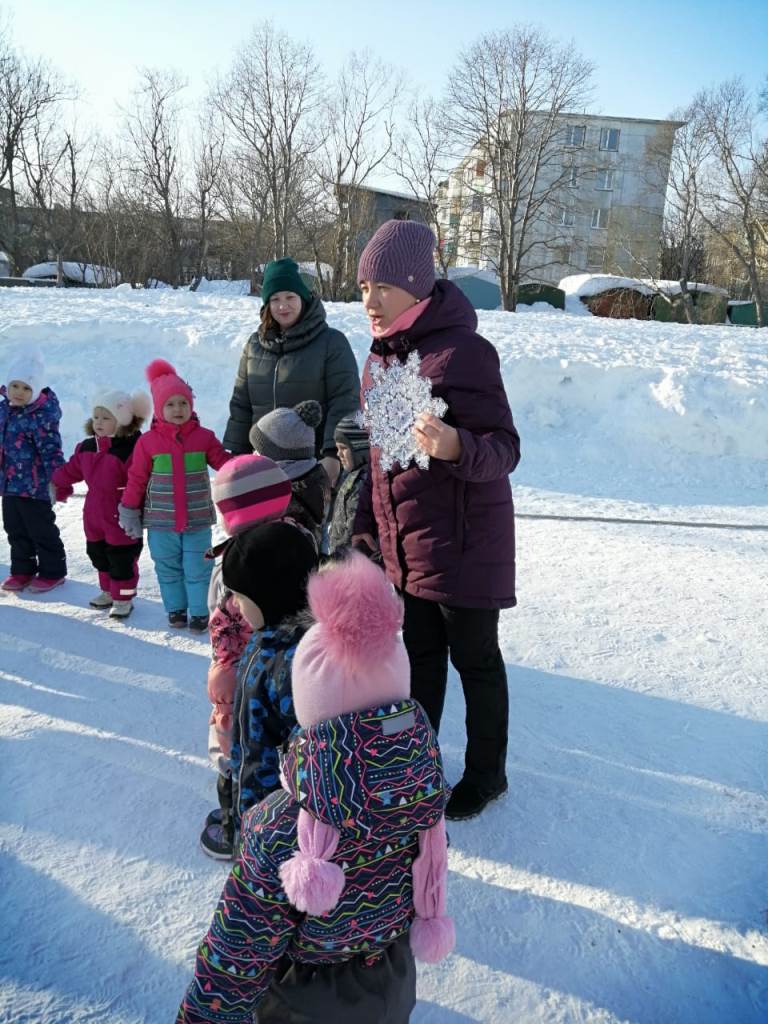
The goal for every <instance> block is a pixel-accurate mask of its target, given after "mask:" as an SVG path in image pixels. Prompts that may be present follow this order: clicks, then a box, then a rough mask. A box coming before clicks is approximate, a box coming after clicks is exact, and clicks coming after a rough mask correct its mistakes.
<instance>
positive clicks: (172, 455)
mask: <svg viewBox="0 0 768 1024" xmlns="http://www.w3.org/2000/svg"><path fill="white" fill-rule="evenodd" d="M146 375H147V380H148V381H149V386H150V390H151V391H152V400H153V403H154V413H155V414H154V417H153V419H152V426H151V427H150V429H149V430H148V431H147V432H146V433H145V434H142V435H141V437H140V438H139V440H138V441H137V442H136V447H135V448H134V449H133V459H132V461H131V466H130V469H129V471H128V483H127V484H126V487H125V492H124V494H123V501H122V504H121V505H120V509H119V514H120V526H121V527H122V528H123V529H124V530H125V532H126V533H127V534H128V535H129V536H132V537H136V538H137V539H138V538H140V537H141V535H142V528H146V530H147V541H148V544H149V553H150V554H151V556H152V560H153V561H154V563H155V571H156V572H157V580H158V583H159V584H160V596H161V597H162V599H163V605H164V607H165V610H166V612H167V614H168V622H169V624H170V625H171V626H174V627H184V626H186V625H187V624H189V628H190V629H191V630H192V631H193V632H197V633H202V632H204V631H205V630H206V629H207V628H208V583H209V581H210V578H211V570H212V568H213V562H211V561H209V560H208V559H206V558H205V557H204V556H205V552H206V551H207V550H208V548H209V547H210V546H211V525H212V524H213V523H214V522H215V520H216V513H215V510H214V505H213V500H212V498H211V485H210V479H209V476H208V467H209V466H211V467H212V468H213V469H220V468H221V466H223V465H224V463H225V462H227V460H228V459H230V458H231V455H230V454H229V452H227V451H225V450H224V447H223V446H222V444H221V442H220V441H219V440H218V438H217V437H216V435H215V434H214V433H213V431H211V430H207V429H206V428H205V427H202V426H201V425H200V421H199V419H198V418H197V414H196V413H195V411H194V404H193V395H192V389H191V387H190V386H189V384H187V382H186V381H184V380H182V379H181V377H179V376H178V374H177V373H176V371H175V369H174V368H173V367H172V366H171V365H170V363H166V362H165V360H163V359H155V360H154V361H153V362H151V363H150V364H149V366H148V367H147V369H146ZM188 614H189V618H187V616H188Z"/></svg>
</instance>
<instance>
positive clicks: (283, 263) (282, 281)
mask: <svg viewBox="0 0 768 1024" xmlns="http://www.w3.org/2000/svg"><path fill="white" fill-rule="evenodd" d="M275 292H295V293H296V294H297V295H300V296H301V297H302V299H304V300H305V301H306V302H309V300H310V299H311V298H312V292H311V291H310V290H309V288H307V286H306V285H305V284H304V279H303V278H302V276H301V274H300V273H299V264H298V263H297V262H296V260H292V259H291V258H290V257H289V256H286V257H285V259H282V260H272V262H271V263H268V264H267V265H266V267H265V268H264V282H263V284H262V286H261V300H262V302H265V303H266V302H269V300H270V298H271V297H272V296H273V295H274V294H275Z"/></svg>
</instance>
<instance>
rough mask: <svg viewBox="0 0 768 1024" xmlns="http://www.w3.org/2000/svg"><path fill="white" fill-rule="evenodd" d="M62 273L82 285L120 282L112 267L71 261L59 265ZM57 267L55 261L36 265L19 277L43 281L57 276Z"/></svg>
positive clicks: (118, 275) (116, 272)
mask: <svg viewBox="0 0 768 1024" xmlns="http://www.w3.org/2000/svg"><path fill="white" fill-rule="evenodd" d="M61 268H62V273H63V274H64V276H65V277H68V278H69V280H70V281H80V282H82V283H83V284H99V285H100V284H107V285H112V284H116V283H117V282H118V281H119V280H120V274H119V272H118V271H117V270H114V269H113V268H112V267H100V266H99V265H98V264H96V263H74V262H72V261H71V260H64V262H63V263H62V264H61ZM58 272H59V265H58V263H57V262H56V260H51V261H49V262H48V263H36V264H35V265H34V266H32V267H27V269H26V270H25V271H24V273H23V274H22V275H21V276H22V277H24V278H26V279H27V280H28V281H37V280H45V279H47V278H55V277H57V276H58Z"/></svg>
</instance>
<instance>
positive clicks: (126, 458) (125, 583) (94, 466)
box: [52, 391, 152, 619]
mask: <svg viewBox="0 0 768 1024" xmlns="http://www.w3.org/2000/svg"><path fill="white" fill-rule="evenodd" d="M92 408H93V412H92V414H91V417H90V419H89V420H88V421H87V422H86V424H85V432H86V434H88V437H87V438H86V439H85V441H81V442H80V444H78V445H77V447H76V448H75V451H74V454H73V455H72V457H71V458H70V460H69V461H68V462H67V463H66V464H65V465H63V466H59V468H58V469H57V470H56V471H55V472H54V474H53V478H52V483H53V488H54V495H55V498H56V501H66V500H67V498H69V497H70V495H71V494H72V490H73V485H74V484H76V483H79V482H80V481H81V480H85V482H86V483H87V484H88V493H87V494H86V496H85V505H84V507H83V528H84V530H85V550H86V552H87V553H88V557H89V558H90V560H91V564H92V565H93V567H94V569H95V570H96V571H97V572H98V574H99V586H100V588H101V589H100V591H99V593H98V594H97V595H96V596H95V597H94V598H92V599H91V601H90V602H89V603H90V605H91V607H92V608H99V609H103V610H106V609H109V615H110V618H115V619H125V618H127V617H128V616H129V615H130V614H131V611H132V610H133V597H134V595H135V594H136V588H137V586H138V582H139V568H138V563H139V555H140V554H141V548H142V542H141V540H136V539H135V538H133V537H129V536H128V534H127V533H126V532H125V531H124V530H122V529H121V528H120V524H119V522H118V520H117V507H118V505H119V504H120V499H121V498H122V496H123V490H124V489H125V484H126V481H127V480H128V467H129V466H130V464H131V458H132V456H133V449H134V447H135V446H136V442H137V441H138V439H139V436H140V430H141V427H142V424H143V423H144V420H145V419H146V418H147V416H149V414H150V412H151V410H152V403H151V402H150V399H149V395H147V394H146V393H145V392H143V391H136V392H134V394H133V395H127V394H126V393H125V392H124V391H105V392H102V393H101V394H98V395H96V397H95V398H94V400H93V406H92Z"/></svg>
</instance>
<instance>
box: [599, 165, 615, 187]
mask: <svg viewBox="0 0 768 1024" xmlns="http://www.w3.org/2000/svg"><path fill="white" fill-rule="evenodd" d="M595 188H599V189H603V190H604V191H606V192H610V191H611V190H612V189H613V171H612V170H610V168H609V169H606V170H603V171H598V172H597V182H596V184H595Z"/></svg>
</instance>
